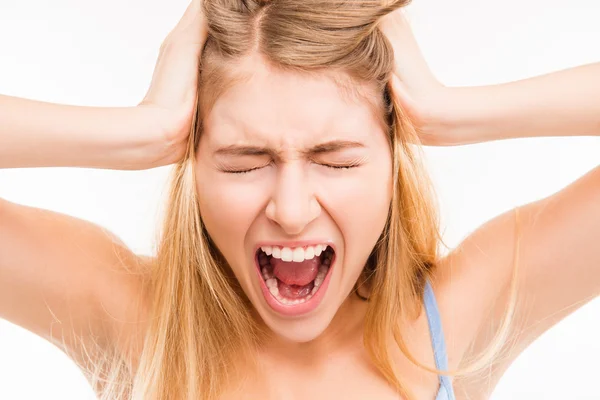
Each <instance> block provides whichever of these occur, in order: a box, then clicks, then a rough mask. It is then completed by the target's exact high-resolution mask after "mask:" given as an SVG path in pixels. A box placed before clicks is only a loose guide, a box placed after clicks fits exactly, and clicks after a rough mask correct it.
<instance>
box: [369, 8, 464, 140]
mask: <svg viewBox="0 0 600 400" xmlns="http://www.w3.org/2000/svg"><path fill="white" fill-rule="evenodd" d="M380 29H381V31H382V32H383V34H384V35H385V36H386V37H387V39H388V40H389V42H390V44H391V45H392V47H393V49H394V58H395V61H396V62H395V68H394V73H393V75H392V80H391V89H392V94H393V95H394V96H396V99H397V100H398V101H399V103H400V105H401V106H402V108H403V109H404V111H405V112H406V113H407V114H408V117H409V118H410V119H411V122H412V123H413V125H414V126H415V128H416V129H417V133H418V134H419V137H420V139H421V142H422V143H423V144H425V145H449V144H457V143H455V142H454V140H455V139H457V138H452V137H447V136H449V135H445V134H444V131H443V129H441V125H442V124H441V122H440V120H441V116H442V112H444V110H445V108H446V107H447V105H448V104H450V102H449V99H450V97H451V94H452V89H451V88H447V87H445V86H444V85H442V84H441V83H440V82H439V81H438V80H437V78H436V77H435V76H434V75H433V73H432V72H431V70H430V69H429V66H428V65H427V62H426V61H425V59H424V57H423V54H422V53H421V50H420V49H419V46H418V44H417V42H416V40H415V37H414V35H413V33H412V30H411V28H410V24H409V22H408V20H407V18H406V16H405V15H404V11H403V10H402V9H398V10H396V11H394V12H392V13H391V14H388V15H387V16H385V17H384V18H383V19H382V21H381V24H380Z"/></svg>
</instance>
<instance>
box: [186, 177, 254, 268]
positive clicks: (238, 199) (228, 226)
mask: <svg viewBox="0 0 600 400" xmlns="http://www.w3.org/2000/svg"><path fill="white" fill-rule="evenodd" d="M196 176H197V178H196V190H197V192H198V199H199V203H200V213H201V216H202V221H203V222H204V224H205V226H206V229H207V231H208V233H209V234H210V237H211V238H212V240H213V241H214V242H215V244H216V245H217V247H218V248H219V250H220V251H221V252H222V253H223V255H224V256H225V258H226V259H227V260H228V262H229V263H230V264H231V265H232V267H233V266H234V265H236V264H239V261H240V260H241V259H242V258H243V257H244V253H243V251H241V249H243V248H244V241H245V238H246V235H247V233H248V231H249V230H250V227H251V225H252V223H253V222H254V220H255V219H256V217H257V215H258V214H259V213H260V211H261V209H262V208H263V207H264V202H265V201H266V196H265V193H266V191H265V190H264V189H263V188H262V186H263V185H261V184H257V183H254V184H245V183H241V182H240V181H239V180H238V182H235V178H238V177H235V176H227V175H225V174H223V173H220V172H218V171H214V170H209V169H208V168H204V167H202V166H200V167H198V169H197V174H196Z"/></svg>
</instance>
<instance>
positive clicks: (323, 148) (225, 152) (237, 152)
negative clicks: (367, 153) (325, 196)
mask: <svg viewBox="0 0 600 400" xmlns="http://www.w3.org/2000/svg"><path fill="white" fill-rule="evenodd" d="M364 147H365V145H364V144H362V143H360V142H355V141H351V140H332V141H329V142H325V143H320V144H318V145H316V146H314V147H311V148H310V149H307V150H303V151H302V154H303V155H304V156H308V157H311V156H312V157H314V156H317V155H320V154H327V153H335V152H337V151H342V150H346V149H354V148H364ZM215 154H216V155H222V156H270V157H271V158H273V159H276V160H280V159H281V158H282V157H281V152H279V151H277V150H275V149H272V148H269V147H262V146H248V145H235V144H234V145H230V146H224V147H221V148H219V149H217V150H216V151H215Z"/></svg>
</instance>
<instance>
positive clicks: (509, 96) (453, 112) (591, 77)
mask: <svg viewBox="0 0 600 400" xmlns="http://www.w3.org/2000/svg"><path fill="white" fill-rule="evenodd" d="M449 90H450V91H451V92H453V93H452V94H451V97H450V98H451V99H453V100H452V101H450V102H448V103H447V107H444V105H440V109H442V110H443V111H441V115H440V118H439V119H438V125H437V126H436V127H432V129H444V130H448V133H449V135H448V136H450V137H456V138H459V141H460V142H461V144H466V143H476V142H483V141H490V140H499V139H509V138H517V137H534V136H593V135H600V63H596V64H590V65H585V66H581V67H576V68H571V69H567V70H562V71H558V72H554V73H550V74H546V75H542V76H538V77H534V78H529V79H525V80H521V81H516V82H510V83H505V84H499V85H492V86H483V87H472V88H451V89H449ZM457 108H458V109H457Z"/></svg>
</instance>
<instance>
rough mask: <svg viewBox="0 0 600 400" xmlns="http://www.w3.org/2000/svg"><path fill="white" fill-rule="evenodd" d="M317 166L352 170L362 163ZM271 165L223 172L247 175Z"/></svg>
mask: <svg viewBox="0 0 600 400" xmlns="http://www.w3.org/2000/svg"><path fill="white" fill-rule="evenodd" d="M315 164H317V165H320V166H322V167H327V168H331V169H351V168H356V167H359V166H360V163H353V164H346V165H331V164H320V163H315ZM269 165H270V164H267V165H262V166H260V167H255V168H250V169H245V170H223V172H225V173H228V174H247V173H248V172H252V171H256V170H257V169H261V168H264V167H267V166H269Z"/></svg>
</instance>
